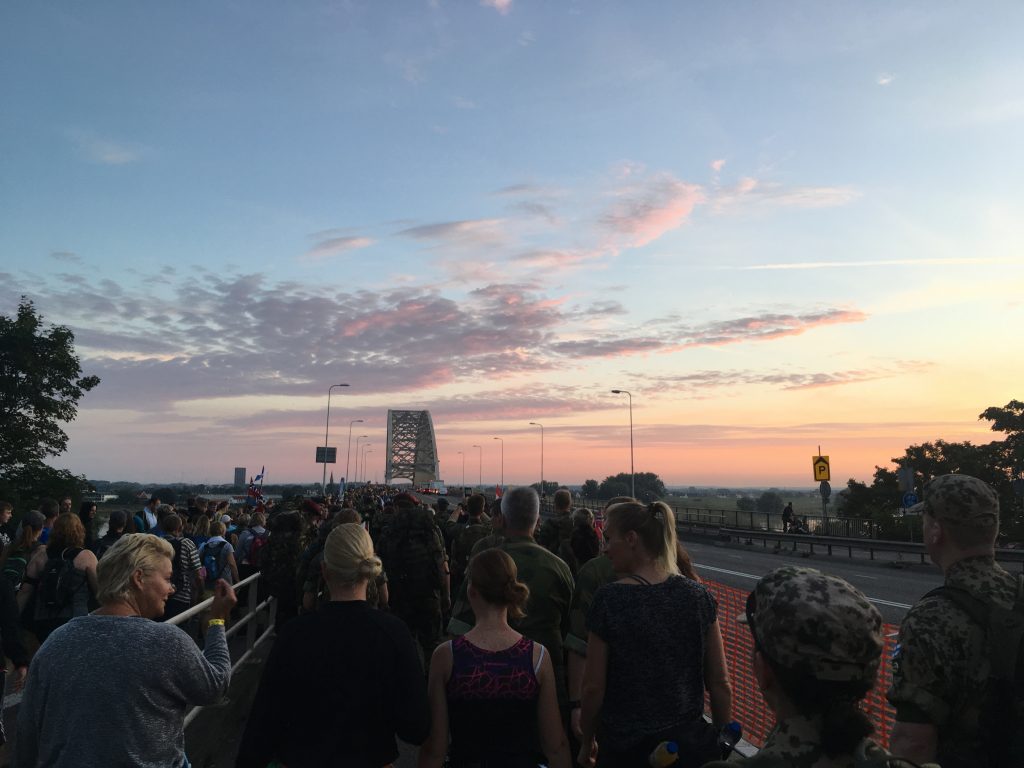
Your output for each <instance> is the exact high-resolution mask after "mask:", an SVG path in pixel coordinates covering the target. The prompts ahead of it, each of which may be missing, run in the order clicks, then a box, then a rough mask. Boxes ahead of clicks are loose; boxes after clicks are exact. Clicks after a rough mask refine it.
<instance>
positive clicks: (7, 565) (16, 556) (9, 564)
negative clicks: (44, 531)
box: [0, 542, 43, 592]
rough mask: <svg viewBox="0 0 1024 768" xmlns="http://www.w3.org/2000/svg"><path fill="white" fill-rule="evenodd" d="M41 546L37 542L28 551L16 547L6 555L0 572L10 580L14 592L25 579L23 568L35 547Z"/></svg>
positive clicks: (33, 552)
mask: <svg viewBox="0 0 1024 768" xmlns="http://www.w3.org/2000/svg"><path fill="white" fill-rule="evenodd" d="M41 546H43V545H42V544H39V543H38V542H37V543H36V544H35V545H34V546H33V547H32V548H31V549H29V550H28V551H26V550H24V549H22V548H20V547H19V548H18V549H14V550H11V552H10V554H8V555H7V560H6V561H5V562H4V569H3V571H0V573H3V576H4V578H5V579H7V580H8V581H9V582H11V586H13V587H14V591H15V592H17V591H18V589H19V588H20V587H21V582H22V581H24V579H25V568H27V567H28V561H29V560H30V559H32V555H33V554H35V551H36V549H38V548H39V547H41Z"/></svg>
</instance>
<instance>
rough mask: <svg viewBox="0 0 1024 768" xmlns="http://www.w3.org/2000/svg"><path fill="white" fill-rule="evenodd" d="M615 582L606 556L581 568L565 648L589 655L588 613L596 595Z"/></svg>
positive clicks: (570, 609)
mask: <svg viewBox="0 0 1024 768" xmlns="http://www.w3.org/2000/svg"><path fill="white" fill-rule="evenodd" d="M613 581H615V571H614V570H613V569H612V561H611V560H609V559H608V558H607V557H605V556H604V555H598V556H597V557H595V558H594V559H593V560H589V561H587V562H586V563H584V565H583V567H582V568H580V572H579V573H578V574H577V575H576V588H575V589H574V590H573V592H572V604H571V606H570V608H569V631H568V632H567V633H566V635H565V647H566V648H567V649H569V650H570V651H575V652H576V653H578V654H579V655H580V656H586V655H587V613H588V612H589V611H590V606H591V604H592V603H593V602H594V593H596V592H597V590H599V589H600V588H601V587H603V586H604V585H605V584H610V583H611V582H613Z"/></svg>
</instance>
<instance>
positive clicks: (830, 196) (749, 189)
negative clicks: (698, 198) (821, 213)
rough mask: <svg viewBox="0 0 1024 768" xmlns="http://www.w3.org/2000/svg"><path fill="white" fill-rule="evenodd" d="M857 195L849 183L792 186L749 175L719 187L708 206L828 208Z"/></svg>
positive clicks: (857, 196) (846, 201)
mask: <svg viewBox="0 0 1024 768" xmlns="http://www.w3.org/2000/svg"><path fill="white" fill-rule="evenodd" d="M859 197H860V192H858V191H857V190H855V189H852V188H851V187H831V186H793V187H787V186H784V185H782V184H779V183H776V182H764V181H761V180H759V179H755V178H752V177H749V176H746V177H743V178H741V179H740V180H739V181H738V182H737V183H736V185H735V186H733V187H723V188H722V189H720V190H718V191H717V192H716V193H715V195H714V196H713V197H712V199H711V205H712V208H713V209H714V210H715V211H718V212H722V211H725V210H728V209H730V208H737V207H740V206H744V205H745V206H761V207H787V208H831V207H835V206H840V205H846V204H848V203H851V202H853V201H854V200H856V199H857V198H859Z"/></svg>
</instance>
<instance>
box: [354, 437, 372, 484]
mask: <svg viewBox="0 0 1024 768" xmlns="http://www.w3.org/2000/svg"><path fill="white" fill-rule="evenodd" d="M371 445H373V443H363V473H362V474H361V475H359V476H360V477H361V478H363V482H364V483H365V482H366V449H367V448H369V447H370V446H371ZM356 474H357V475H358V474H359V464H358V463H357V464H356Z"/></svg>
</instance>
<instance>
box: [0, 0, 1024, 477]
mask: <svg viewBox="0 0 1024 768" xmlns="http://www.w3.org/2000/svg"><path fill="white" fill-rule="evenodd" d="M1021 28H1024V5H1022V4H1020V3H1017V2H1006V3H998V2H991V3H985V4H983V6H977V5H970V4H964V3H958V2H918V3H914V2H906V3H898V4H897V3H862V2H838V1H837V2H817V1H814V2H730V3H718V2H715V3H713V2H686V3H681V2H667V1H666V2H657V1H655V0H652V1H651V2H643V3H625V2H604V1H602V0H592V1H588V2H584V1H583V0H560V1H557V2H551V1H550V0H543V1H542V0H484V2H477V0H461V1H460V2H454V1H453V0H432V1H427V0H423V2H416V1H414V0H407V1H404V0H403V1H399V0H395V2H388V3H384V2H378V1H377V0H366V1H365V2H357V1H356V0H352V1H351V2H340V1H338V2H315V1H314V0H309V1H308V2H302V3H269V2H258V1H249V0H247V1H246V2H226V1H224V0H213V1H212V2H209V3H202V4H193V3H163V4H157V3H130V2H103V1H99V2H93V3H87V4H83V3H72V2H54V3H5V4H3V6H2V8H0V94H2V103H3V108H2V109H0V314H5V315H8V316H9V315H11V314H13V312H15V311H16V308H17V304H18V301H19V297H21V296H26V297H28V298H30V299H31V300H32V301H33V302H35V304H36V307H37V309H38V310H39V311H40V313H41V314H42V315H43V316H44V317H45V318H46V319H47V320H48V321H50V322H53V323H59V324H65V325H67V326H69V327H70V328H71V329H72V330H73V331H74V333H75V339H76V345H77V349H78V352H79V354H80V357H81V361H82V368H83V372H84V373H87V374H95V375H98V376H99V377H100V378H101V384H100V385H99V386H98V387H97V388H96V389H94V390H93V391H92V392H89V393H88V394H87V395H86V396H85V397H84V398H83V400H82V401H81V404H80V409H79V414H78V418H77V420H76V421H75V422H74V423H73V424H71V425H69V427H68V433H69V435H70V443H69V450H68V451H67V453H65V454H64V455H62V456H60V457H57V458H56V459H54V460H53V463H54V465H55V466H60V467H67V468H69V469H71V470H72V471H74V472H76V473H84V474H85V475H87V476H88V477H90V478H93V479H107V480H116V479H128V480H139V481H164V482H174V481H180V480H185V481H195V482H209V483H221V482H223V483H227V482H230V481H231V479H232V470H233V468H234V467H236V466H245V467H247V468H249V473H250V474H252V473H253V472H254V471H258V468H259V467H261V466H265V467H266V471H267V477H266V480H267V482H308V481H313V480H317V479H319V478H320V476H321V469H322V467H321V466H320V465H317V464H316V463H315V461H314V459H315V455H314V454H315V448H316V446H317V445H323V443H324V431H325V428H326V427H327V394H328V388H329V387H330V386H331V385H332V384H338V383H345V384H348V385H349V387H348V388H341V389H335V390H334V391H333V394H332V397H331V408H330V436H329V443H330V444H331V445H335V446H338V448H339V454H340V456H341V457H342V459H341V463H339V464H337V465H334V466H331V467H329V470H330V471H331V472H332V473H333V474H334V475H335V477H336V478H340V477H341V476H342V475H345V473H346V470H345V461H346V459H345V457H346V455H347V453H348V451H349V428H350V425H351V422H352V421H353V420H356V419H362V420H363V421H362V423H357V424H355V425H354V427H353V430H354V431H353V432H352V443H353V444H354V443H355V442H356V441H357V440H359V441H361V442H360V446H359V448H360V449H359V451H358V452H357V451H355V450H354V448H353V450H352V453H353V454H355V455H359V456H361V455H362V454H363V452H364V451H365V470H362V468H360V474H361V476H362V477H363V478H369V479H375V478H376V479H379V478H381V477H382V476H383V469H384V461H385V456H386V445H385V443H386V439H385V429H386V414H387V410H388V409H389V408H392V409H428V410H429V411H430V412H431V414H432V417H433V422H434V427H435V430H436V435H437V443H438V451H439V456H440V461H441V474H442V477H443V478H444V479H445V480H447V481H448V482H449V483H459V482H462V480H463V472H465V480H466V481H467V482H475V481H477V480H478V479H481V480H482V481H483V482H484V483H485V484H489V483H496V482H499V481H500V480H501V479H502V476H503V478H504V481H505V483H506V484H514V483H525V482H536V481H537V480H539V479H540V474H541V471H542V469H543V473H544V478H545V479H546V480H548V481H552V480H554V481H558V482H562V483H581V482H582V481H583V480H585V479H587V478H596V479H598V480H601V479H603V478H604V477H606V476H607V475H611V474H616V473H618V472H628V471H629V469H630V447H629V446H630V401H631V403H632V420H633V442H634V464H635V467H636V471H638V472H640V471H650V472H656V473H657V474H658V475H660V476H661V478H662V479H663V480H664V481H665V482H666V483H668V484H670V485H726V486H752V485H762V486H770V485H779V486H804V485H806V486H807V487H808V488H810V487H813V485H814V483H813V477H812V469H811V457H812V456H814V455H815V454H816V453H817V452H818V447H819V446H820V448H821V452H822V453H823V454H827V455H829V456H830V459H831V465H832V480H833V485H835V484H836V481H838V482H839V483H842V482H845V480H846V479H847V478H849V477H855V478H857V479H860V480H870V477H871V474H872V472H873V470H874V467H875V466H876V465H882V466H886V465H887V464H888V462H889V460H890V459H891V458H892V457H894V456H898V455H901V454H902V452H903V450H904V448H905V447H906V446H908V445H911V444H915V443H920V442H922V441H925V440H935V439H940V438H941V439H945V440H971V441H974V442H987V441H988V440H990V439H993V438H994V437H997V436H996V435H993V434H992V433H991V432H989V431H988V423H987V422H983V421H979V420H978V418H977V417H978V414H979V413H981V411H982V410H984V409H985V408H986V407H988V406H993V405H1003V404H1005V403H1007V402H1008V401H1009V400H1011V399H1014V398H1018V399H1019V398H1021V397H1022V392H1021V391H1020V387H1021V380H1022V374H1024V355H1022V346H1021V342H1020V333H1021V329H1022V328H1024V217H1022V216H1021V212H1022V210H1024V187H1022V178H1024V142H1021V141H1020V136H1021V135H1022V131H1024V86H1022V85H1021V83H1024V46H1021V45H1020V35H1019V30H1020V29H1021ZM612 389H621V390H626V391H628V392H630V393H631V397H627V396H625V395H615V394H612V393H611V390H612ZM530 422H537V423H540V424H543V425H544V429H543V452H544V459H543V462H544V463H543V468H542V467H541V458H540V456H541V441H542V438H541V429H540V428H538V427H536V426H531V425H530ZM363 435H365V436H366V437H363ZM495 438H501V439H500V440H495ZM366 445H369V448H366V447H365V446H366ZM476 446H479V448H477V447H476ZM460 452H461V453H460ZM502 453H503V458H502ZM349 463H350V467H351V468H350V470H349V472H350V476H351V477H353V478H355V477H356V473H355V464H356V462H355V461H352V462H349Z"/></svg>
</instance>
